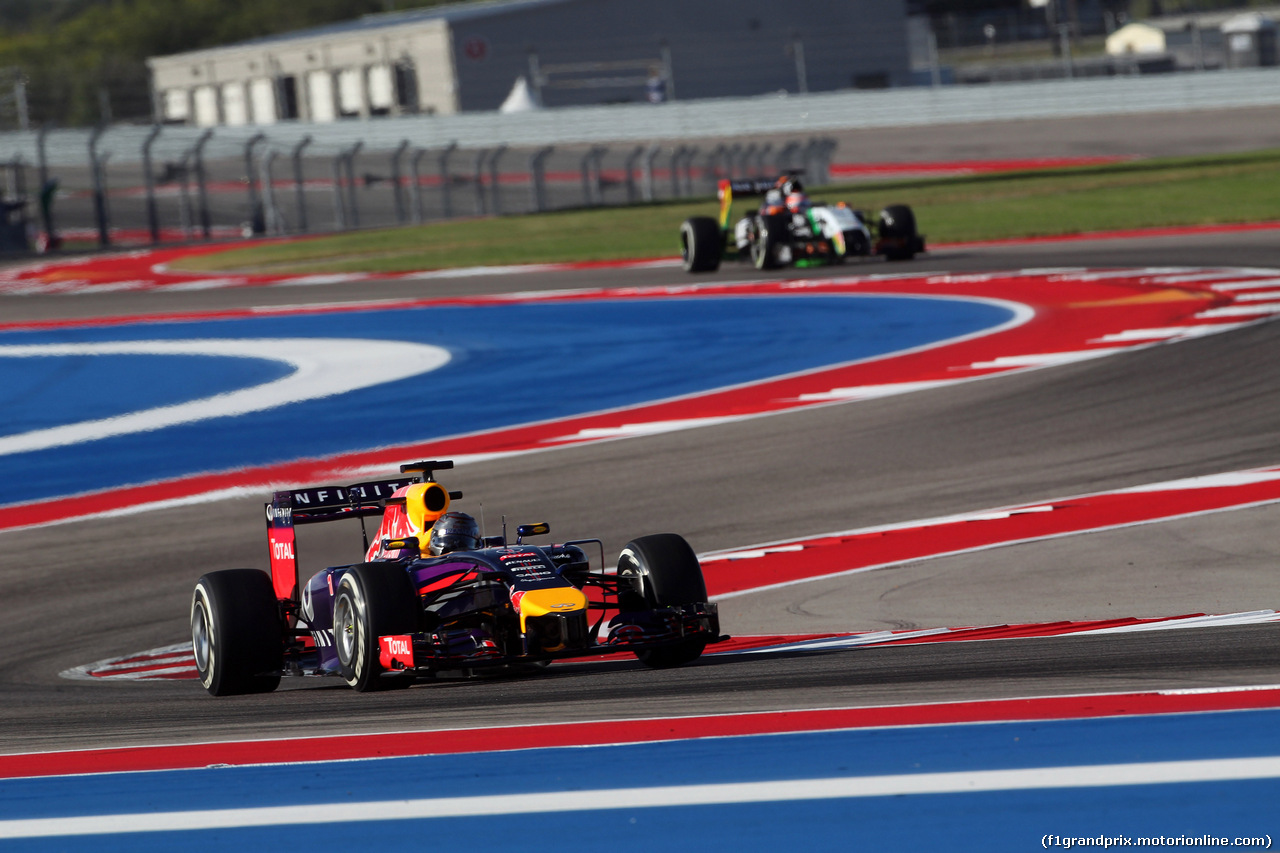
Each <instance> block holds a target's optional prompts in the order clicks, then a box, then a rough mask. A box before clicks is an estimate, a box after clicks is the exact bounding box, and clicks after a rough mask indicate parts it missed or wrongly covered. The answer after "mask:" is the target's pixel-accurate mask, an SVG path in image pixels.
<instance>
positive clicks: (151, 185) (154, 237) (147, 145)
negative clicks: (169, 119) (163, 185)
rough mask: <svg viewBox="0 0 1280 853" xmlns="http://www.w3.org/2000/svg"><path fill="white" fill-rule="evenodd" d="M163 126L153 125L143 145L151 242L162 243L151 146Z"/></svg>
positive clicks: (143, 165) (143, 178)
mask: <svg viewBox="0 0 1280 853" xmlns="http://www.w3.org/2000/svg"><path fill="white" fill-rule="evenodd" d="M160 130H161V126H160V125H158V124H157V125H153V126H152V128H151V132H150V133H148V134H147V138H146V141H145V142H143V143H142V183H143V186H144V187H145V188H146V193H147V227H148V228H149V229H150V231H151V242H152V243H153V244H155V243H159V242H160V214H159V212H158V211H157V210H156V179H155V175H154V174H152V171H151V146H152V144H154V143H155V141H156V137H158V136H159V135H160Z"/></svg>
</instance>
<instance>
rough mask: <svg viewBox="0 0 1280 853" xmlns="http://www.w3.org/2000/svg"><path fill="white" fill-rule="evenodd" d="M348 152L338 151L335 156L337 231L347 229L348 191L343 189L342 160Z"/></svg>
mask: <svg viewBox="0 0 1280 853" xmlns="http://www.w3.org/2000/svg"><path fill="white" fill-rule="evenodd" d="M345 157H346V154H345V153H343V152H341V151H340V152H338V154H336V155H335V156H334V158H333V227H334V229H335V230H337V231H346V230H347V202H346V193H345V192H344V191H343V189H342V180H343V179H342V161H343V159H345Z"/></svg>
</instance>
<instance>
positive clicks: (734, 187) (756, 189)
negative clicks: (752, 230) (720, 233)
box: [716, 169, 804, 230]
mask: <svg viewBox="0 0 1280 853" xmlns="http://www.w3.org/2000/svg"><path fill="white" fill-rule="evenodd" d="M803 174H804V172H802V171H801V170H799V169H796V170H793V171H790V172H787V173H785V174H783V175H781V176H779V177H777V178H736V179H722V180H721V181H720V183H719V184H717V185H716V197H717V198H719V199H720V228H721V230H724V229H727V228H728V227H729V209H730V207H732V206H733V196H734V195H735V194H737V195H739V196H744V195H745V196H753V195H764V194H765V193H767V192H768V191H769V190H772V189H777V188H778V187H779V186H780V185H781V183H782V182H783V181H784V180H786V179H787V178H793V177H798V176H799V175H803Z"/></svg>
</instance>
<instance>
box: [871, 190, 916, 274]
mask: <svg viewBox="0 0 1280 853" xmlns="http://www.w3.org/2000/svg"><path fill="white" fill-rule="evenodd" d="M880 243H881V246H882V249H881V251H882V252H883V253H884V256H885V258H887V259H888V260H891V261H909V260H911V259H912V258H914V257H915V256H916V252H917V251H919V246H920V233H919V232H918V231H917V230H916V215H915V213H913V212H912V210H911V208H910V207H908V206H907V205H905V204H891V205H889V206H888V207H886V208H885V209H884V210H882V211H880Z"/></svg>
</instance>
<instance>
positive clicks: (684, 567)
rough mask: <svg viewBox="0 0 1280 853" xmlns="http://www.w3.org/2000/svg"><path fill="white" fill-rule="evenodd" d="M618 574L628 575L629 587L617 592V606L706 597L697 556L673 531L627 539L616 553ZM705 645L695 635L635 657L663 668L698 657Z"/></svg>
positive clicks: (679, 602) (685, 601)
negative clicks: (623, 546) (625, 544)
mask: <svg viewBox="0 0 1280 853" xmlns="http://www.w3.org/2000/svg"><path fill="white" fill-rule="evenodd" d="M618 577H619V578H629V579H631V586H632V588H631V589H630V590H627V591H626V592H625V593H624V592H619V595H618V606H619V607H620V608H622V609H623V610H641V609H648V610H654V609H657V608H659V607H678V606H680V605H684V604H698V603H701V602H705V601H706V600H707V585H706V582H705V581H704V580H703V577H702V566H701V565H699V563H698V557H697V555H696V554H694V552H693V549H692V548H691V547H689V543H688V542H686V541H685V540H684V538H683V537H681V536H678V535H676V534H675V533H656V534H654V535H652V536H641V537H640V538H638V539H633V540H632V541H630V542H628V543H627V546H626V547H625V548H623V549H622V552H621V553H620V554H619V555H618ZM706 647H707V641H706V639H705V638H694V639H689V640H683V641H681V642H680V643H678V644H675V645H671V646H663V647H662V648H657V649H643V650H641V651H638V652H636V657H637V658H639V659H640V662H641V663H643V664H645V665H646V666H649V667H653V668H654V669H666V668H668V667H673V666H682V665H684V664H686V663H689V662H691V661H695V660H697V659H698V657H699V656H700V655H701V654H702V651H703V649H705V648H706Z"/></svg>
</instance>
